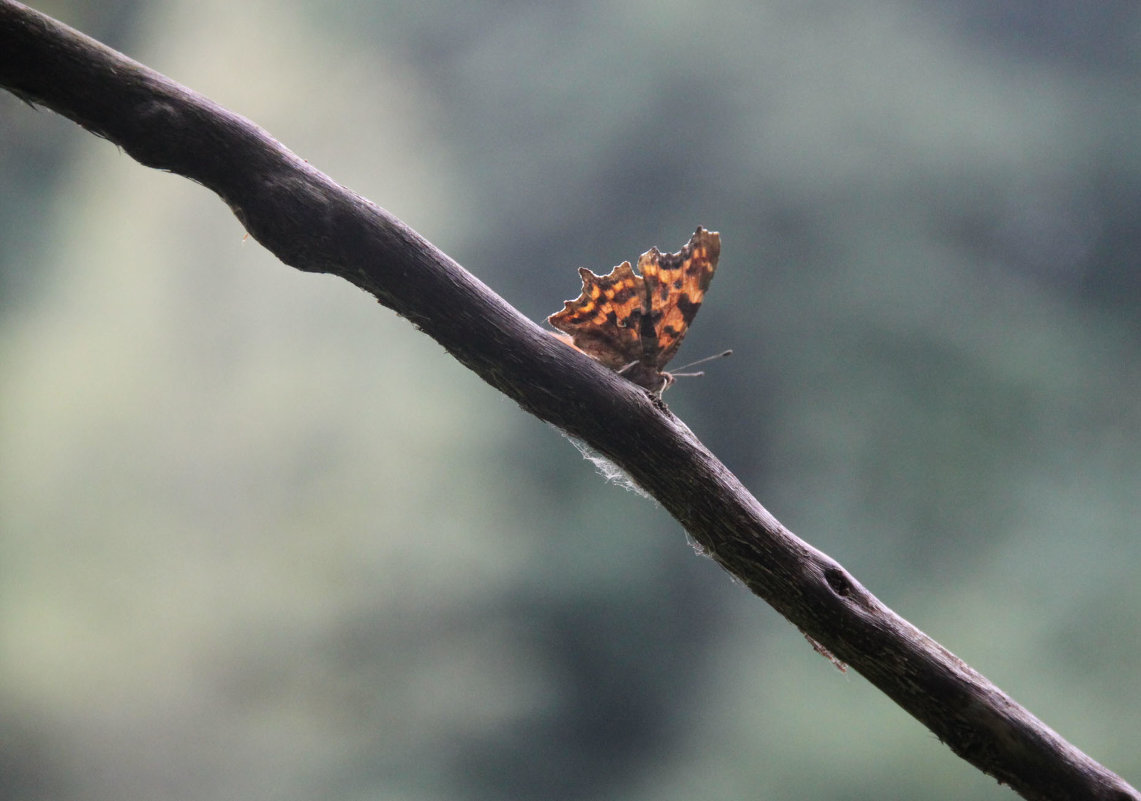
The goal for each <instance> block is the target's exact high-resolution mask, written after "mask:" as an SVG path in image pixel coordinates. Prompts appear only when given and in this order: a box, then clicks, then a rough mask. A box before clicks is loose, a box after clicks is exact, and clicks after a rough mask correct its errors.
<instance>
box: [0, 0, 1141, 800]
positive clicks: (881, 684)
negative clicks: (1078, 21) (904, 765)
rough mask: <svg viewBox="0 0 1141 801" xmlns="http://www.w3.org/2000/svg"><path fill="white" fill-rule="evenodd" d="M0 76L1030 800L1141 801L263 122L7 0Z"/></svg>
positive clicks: (596, 374) (675, 428) (605, 373)
mask: <svg viewBox="0 0 1141 801" xmlns="http://www.w3.org/2000/svg"><path fill="white" fill-rule="evenodd" d="M0 85H2V86H3V87H5V88H6V89H8V90H9V91H11V92H13V93H14V94H16V95H18V96H19V97H21V98H23V99H24V100H26V101H28V102H29V103H32V104H35V105H39V106H45V107H47V108H50V109H52V110H54V111H56V112H58V113H59V114H62V115H63V116H65V117H68V118H70V119H72V120H74V121H75V122H77V123H79V124H80V125H82V126H83V127H85V128H86V129H88V130H89V131H91V132H92V133H95V134H97V135H98V136H101V137H104V138H106V139H108V140H110V141H111V142H114V143H115V144H117V145H118V146H120V147H121V148H123V150H125V151H126V152H127V153H129V154H130V155H131V156H132V157H133V158H135V159H136V160H137V161H139V162H140V163H142V164H145V165H147V166H149V167H154V168H156V169H161V170H166V171H169V172H174V173H178V174H179V175H182V176H185V177H187V178H189V179H191V180H193V181H196V182H198V183H200V184H202V185H203V186H205V187H207V188H209V189H211V190H212V191H214V192H216V193H217V194H218V195H219V196H220V197H221V198H222V200H224V201H225V202H226V203H227V205H229V206H230V208H231V209H232V210H233V212H234V214H235V215H237V217H238V219H239V220H240V221H241V222H242V224H243V225H244V226H245V227H246V229H247V230H248V231H249V232H250V234H251V235H252V236H253V237H254V238H256V239H257V240H258V241H259V242H260V243H261V244H262V245H264V246H265V247H266V248H268V249H269V250H270V251H271V252H273V253H274V254H275V255H276V256H277V257H278V258H280V259H281V260H282V261H283V262H285V263H286V264H288V265H290V266H292V267H295V268H297V269H299V270H306V271H309V272H324V273H332V274H334V275H339V276H341V277H342V278H344V279H346V280H348V281H351V282H352V283H354V284H356V285H357V286H359V287H361V288H362V289H364V290H366V291H368V292H370V293H371V294H373V295H374V296H376V298H377V299H378V300H379V301H380V302H381V303H382V304H384V305H385V306H387V307H389V308H391V309H393V310H394V311H395V312H396V313H398V314H400V315H401V316H403V317H406V318H408V320H409V321H411V322H412V324H413V325H415V326H416V327H417V328H419V329H420V330H422V331H423V332H424V333H426V334H428V335H429V336H431V337H432V338H433V339H435V340H436V341H437V342H439V343H440V344H441V345H442V346H443V347H444V348H446V349H447V350H448V352H449V353H451V354H452V355H453V356H455V358H456V359H458V360H459V361H460V362H461V363H462V364H464V365H465V366H467V367H468V368H470V369H471V370H473V371H474V372H475V373H476V374H477V375H479V376H480V377H481V378H483V380H484V381H486V382H487V383H488V384H490V385H491V386H493V387H495V388H496V389H498V390H499V391H501V392H503V393H504V394H506V395H508V396H509V397H511V398H512V399H514V400H515V401H516V402H517V403H518V404H519V405H520V406H522V407H523V408H524V409H525V410H527V411H528V412H530V413H531V414H534V415H535V416H537V417H539V418H541V419H543V420H546V421H548V422H550V423H553V424H554V425H557V426H559V427H560V428H562V429H564V430H565V431H567V432H568V433H570V434H572V435H573V436H575V437H577V438H579V439H581V440H583V441H585V442H586V443H587V444H589V445H590V446H591V447H592V448H594V449H595V450H597V451H598V452H600V453H602V454H603V455H605V456H606V457H607V458H608V459H610V460H612V461H613V462H614V463H616V464H617V465H619V466H620V467H621V468H622V469H623V470H625V471H626V472H627V473H628V474H629V475H630V476H631V477H632V478H633V479H634V480H635V481H636V482H637V483H638V484H640V485H641V486H642V487H643V488H644V489H645V490H646V491H647V492H649V493H650V494H651V495H652V496H654V497H655V498H656V499H657V500H658V501H659V502H660V503H661V504H662V506H663V507H665V508H666V509H667V510H668V511H669V512H670V513H671V514H672V515H673V516H674V517H675V518H677V520H678V521H680V522H681V524H682V525H683V526H684V527H685V529H686V530H687V531H688V532H689V534H690V535H691V536H692V537H693V539H694V540H695V541H696V542H697V543H699V544H700V545H701V546H702V547H703V548H704V549H705V550H706V551H707V552H708V553H709V554H710V555H711V556H712V558H713V559H715V560H716V561H717V562H718V563H719V564H720V565H722V566H723V567H724V568H725V569H726V570H728V571H729V572H730V573H732V574H733V575H734V576H736V577H737V578H739V579H740V580H741V581H742V582H743V583H744V584H745V585H746V586H747V587H748V588H749V589H750V590H752V591H753V592H754V593H756V594H757V595H758V596H760V597H761V598H763V599H764V600H765V601H767V602H768V603H769V604H771V605H772V606H773V607H774V608H775V609H777V610H778V611H779V612H780V613H781V614H782V615H784V616H785V617H787V618H788V619H789V620H790V621H792V622H793V623H794V624H795V625H796V626H798V627H799V628H800V629H801V630H802V631H803V632H805V634H807V635H808V636H809V637H810V638H811V639H812V640H814V641H815V642H816V643H818V644H820V645H821V646H823V648H825V649H827V651H828V652H831V654H833V655H834V656H835V657H836V658H838V659H840V660H843V662H846V663H847V664H849V665H850V666H851V667H853V668H854V669H855V670H857V671H859V672H860V673H861V674H862V675H863V676H865V677H866V678H867V679H868V680H869V681H871V682H872V683H873V684H874V685H875V686H877V687H878V688H879V689H881V690H882V691H883V692H884V693H885V694H887V695H888V696H889V697H890V698H892V699H893V700H894V701H895V702H896V703H898V704H899V705H900V706H901V707H903V708H904V709H905V710H907V712H908V713H910V714H911V715H913V716H914V717H915V718H916V719H918V720H919V721H920V722H922V723H923V724H924V725H925V726H927V727H928V728H929V729H930V730H931V731H932V732H934V733H935V735H936V736H937V737H939V739H940V740H942V741H943V742H944V743H946V744H947V745H948V746H949V747H950V748H951V749H952V750H953V751H954V752H955V753H956V754H959V755H960V756H961V757H963V758H964V759H966V760H967V761H969V762H970V763H971V764H973V765H975V766H976V767H978V768H979V769H980V770H983V771H985V772H986V773H988V774H990V775H991V776H993V777H995V778H996V779H998V780H999V781H1000V782H1003V783H1006V784H1009V785H1010V786H1011V787H1012V788H1014V789H1015V790H1016V791H1017V792H1018V793H1020V794H1021V795H1023V796H1024V797H1026V798H1030V799H1116V800H1124V799H1134V800H1135V801H1141V794H1138V793H1137V791H1136V790H1134V789H1133V788H1132V787H1130V786H1129V785H1128V784H1126V783H1125V782H1124V781H1123V780H1122V779H1120V778H1119V777H1118V776H1116V775H1115V774H1113V773H1112V772H1110V771H1109V770H1107V769H1106V768H1104V767H1102V766H1101V765H1099V764H1098V763H1097V762H1095V761H1093V760H1092V759H1090V758H1089V757H1087V756H1086V755H1085V754H1083V753H1082V752H1081V751H1079V750H1078V749H1076V748H1074V747H1073V746H1071V745H1070V744H1069V743H1067V742H1066V741H1065V740H1063V739H1062V738H1061V737H1059V736H1058V735H1057V734H1055V733H1054V732H1053V731H1052V730H1050V729H1049V728H1048V727H1047V726H1045V725H1044V724H1043V723H1042V722H1041V721H1039V720H1037V719H1036V718H1035V717H1034V716H1033V715H1031V714H1030V713H1029V712H1028V711H1027V710H1025V709H1023V708H1022V707H1021V706H1019V705H1018V704H1016V703H1015V702H1014V701H1013V700H1012V699H1011V698H1010V697H1008V696H1007V695H1006V694H1004V693H1003V692H1002V691H1001V690H1000V689H998V688H997V687H995V686H994V685H993V684H991V683H990V682H989V681H987V680H986V679H985V678H984V677H983V676H981V675H979V674H978V673H977V672H975V671H974V670H972V669H971V668H970V667H969V666H968V665H966V664H965V663H964V662H962V661H961V660H960V659H958V658H957V657H956V656H955V655H954V654H952V653H950V652H949V651H947V650H946V649H945V648H943V647H942V646H940V645H939V644H938V643H936V642H935V641H933V640H932V639H930V638H929V637H927V636H926V635H925V634H923V632H921V631H919V630H918V629H916V628H915V627H914V626H912V625H911V624H909V623H908V622H907V621H905V620H903V619H902V618H900V617H899V616H897V615H896V614H895V613H894V612H892V611H891V610H890V609H888V608H887V607H885V606H884V605H883V604H882V603H880V602H879V600H877V599H876V598H875V597H874V596H873V595H871V594H870V593H869V592H868V591H867V590H865V589H864V588H863V587H862V586H860V584H859V582H857V581H856V580H855V579H854V578H853V577H852V576H851V575H849V574H848V573H847V571H845V570H844V568H843V567H842V566H840V565H839V564H837V563H836V562H835V561H833V560H832V559H831V558H829V557H828V556H827V555H825V554H823V553H821V552H819V551H817V550H816V549H815V548H813V547H811V546H810V545H808V544H807V543H805V542H803V541H801V540H800V539H798V538H797V537H795V536H794V535H793V534H792V533H791V532H789V531H788V530H787V529H786V528H784V527H783V526H782V525H781V524H780V523H779V522H778V521H777V520H776V519H775V518H773V516H772V515H771V514H769V513H768V511H767V510H765V508H764V507H762V506H761V504H760V503H758V502H757V500H756V499H755V498H753V496H752V495H750V494H749V492H748V491H747V490H746V489H745V488H744V487H743V486H742V485H741V483H740V482H739V481H738V480H737V478H736V477H735V476H734V475H733V474H732V473H730V472H729V470H727V469H726V468H725V467H724V465H722V464H721V463H720V462H719V461H718V460H717V459H716V458H715V457H714V456H713V455H712V454H711V453H710V452H709V451H708V450H706V449H705V448H704V447H703V446H702V445H701V443H700V442H698V441H697V439H696V438H695V437H694V436H693V434H692V433H691V432H690V431H689V429H688V428H686V427H685V425H684V424H683V423H681V422H680V421H679V420H678V419H677V418H675V417H674V416H673V415H672V414H671V413H670V412H669V411H668V410H667V409H666V408H665V407H664V406H663V405H662V404H661V402H660V401H657V400H655V399H653V398H651V397H650V396H649V395H648V394H647V393H646V392H645V391H644V390H642V389H640V388H639V387H637V386H635V385H634V384H632V383H630V382H628V381H626V380H625V379H623V378H621V377H620V376H618V375H617V374H615V373H613V372H611V371H609V370H607V369H605V368H603V367H602V366H600V365H598V364H597V363H596V362H594V361H593V360H591V359H589V358H588V357H586V356H584V355H582V354H581V353H578V352H576V351H574V350H571V349H570V348H568V347H566V346H564V345H563V344H562V343H560V342H558V341H557V340H556V339H554V338H553V337H552V336H550V335H549V334H548V333H547V332H545V331H544V330H543V329H540V328H539V327H538V326H537V325H535V324H534V323H533V322H531V321H530V320H528V319H526V318H525V317H523V316H522V315H521V314H519V312H517V311H516V310H515V309H514V308H512V307H511V306H510V305H508V304H507V303H506V302H505V301H504V300H503V299H502V298H500V297H499V296H497V295H496V294H495V293H494V292H492V291H491V290H490V289H488V288H487V287H486V286H484V285H483V284H482V283H481V282H480V281H478V280H477V279H476V278H474V277H473V276H471V275H470V274H468V273H467V272H465V271H464V270H463V269H462V268H461V267H460V266H459V265H458V264H456V263H455V262H454V261H453V260H452V259H450V258H448V257H447V256H446V255H445V254H443V253H441V252H440V251H439V250H437V249H436V248H435V247H433V246H432V245H431V244H430V243H429V242H427V241H425V240H424V239H423V238H422V237H420V236H419V235H418V234H417V233H416V232H414V231H412V230H411V229H410V228H408V226H406V225H404V224H403V223H402V222H400V221H399V220H397V219H396V218H394V217H393V216H392V215H390V214H388V213H386V212H385V211H384V210H383V209H381V208H379V207H377V206H376V205H374V204H373V203H371V202H369V201H368V200H365V199H364V198H362V197H360V196H358V195H356V194H354V193H352V192H350V191H348V190H347V189H345V188H344V187H342V186H340V185H338V184H337V183H336V182H334V181H333V180H331V179H330V178H329V177H327V176H325V175H323V174H322V173H320V172H318V171H317V170H315V169H313V168H312V167H310V166H309V165H308V164H307V163H305V162H304V161H303V160H302V159H300V158H298V157H297V156H296V155H294V154H293V153H291V152H289V151H288V150H286V149H285V148H284V147H282V146H281V145H280V144H279V143H278V142H277V141H275V140H274V139H273V138H272V137H270V136H269V134H267V133H266V132H265V131H263V130H262V129H260V128H258V127H257V126H256V125H254V124H253V123H251V122H249V121H248V120H246V119H244V118H242V117H240V116H238V115H236V114H234V113H232V112H230V111H227V110H226V109H223V108H221V107H219V106H218V105H216V104H214V103H212V102H211V101H210V100H208V99H207V98H204V97H202V96H201V95H198V94H196V93H195V92H192V91H190V90H189V89H187V88H185V87H182V86H180V85H178V84H176V83H175V82H173V81H171V80H169V79H168V78H165V77H164V76H162V75H160V74H158V73H156V72H154V71H152V70H150V69H147V68H146V67H144V66H142V65H140V64H138V63H136V62H134V61H131V60H130V59H128V58H126V57H125V56H123V55H121V54H119V53H117V52H115V51H113V50H111V49H109V48H107V47H105V46H103V45H101V44H99V43H98V42H95V41H93V40H91V39H89V38H87V37H85V36H83V35H82V34H79V33H77V32H75V31H73V30H71V29H69V28H67V27H66V26H63V25H61V24H60V23H57V22H55V21H54V20H52V19H50V18H48V17H45V16H43V15H41V14H39V13H37V12H35V11H32V10H30V9H28V8H26V7H24V6H21V5H19V4H17V3H13V2H9V1H8V0H0ZM695 222H697V221H695ZM758 680H763V678H762V677H759V678H758Z"/></svg>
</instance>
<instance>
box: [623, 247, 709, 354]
mask: <svg viewBox="0 0 1141 801" xmlns="http://www.w3.org/2000/svg"><path fill="white" fill-rule="evenodd" d="M720 255H721V235H720V234H719V233H717V232H716V231H707V230H705V229H704V228H700V227H699V228H698V229H697V231H696V232H695V233H694V235H693V236H692V237H691V238H690V240H689V242H688V243H687V244H686V246H685V247H683V248H682V249H681V250H680V251H678V252H677V253H661V252H659V251H658V249H657V248H651V249H650V250H648V251H646V252H645V253H643V254H642V256H641V258H639V259H638V270H639V271H640V272H641V273H642V280H643V281H644V282H645V292H646V295H647V296H648V299H647V301H646V304H647V307H648V311H647V312H646V317H647V323H648V325H647V323H642V325H643V326H644V327H646V328H647V330H646V335H645V336H643V337H641V346H642V350H641V352H640V353H639V354H638V358H639V359H640V360H641V361H642V363H643V364H645V365H647V366H649V367H653V368H655V369H657V370H661V369H662V368H663V367H665V365H666V363H667V362H668V361H669V360H670V359H672V358H673V357H674V354H676V353H677V350H678V348H680V347H681V341H682V339H683V338H684V337H685V334H686V331H687V330H688V329H689V325H690V323H692V322H693V318H694V317H696V316H697V310H698V309H699V308H701V302H702V301H703V300H704V299H705V290H707V289H708V288H709V284H710V282H711V281H712V280H713V272H714V271H715V270H716V269H717V259H718V257H719V256H720ZM650 327H652V331H653V336H650V330H649V328H650Z"/></svg>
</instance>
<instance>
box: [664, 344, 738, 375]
mask: <svg viewBox="0 0 1141 801" xmlns="http://www.w3.org/2000/svg"><path fill="white" fill-rule="evenodd" d="M732 355H733V351H731V350H727V351H724V352H722V353H717V354H714V355H713V356H706V357H705V358H704V359H698V360H697V361H695V362H690V363H689V364H683V365H682V366H681V367H679V368H677V369H679V370H685V369H686V368H689V367H696V366H697V365H699V364H705V363H706V362H711V361H713V360H714V359H724V358H725V357H726V356H732ZM674 375H686V373H674ZM693 375H703V374H702V373H693Z"/></svg>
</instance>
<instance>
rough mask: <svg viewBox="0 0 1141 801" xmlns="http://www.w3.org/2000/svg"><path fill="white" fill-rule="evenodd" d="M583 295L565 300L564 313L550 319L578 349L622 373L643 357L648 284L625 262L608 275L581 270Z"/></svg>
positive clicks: (579, 272) (557, 313) (548, 320)
mask: <svg viewBox="0 0 1141 801" xmlns="http://www.w3.org/2000/svg"><path fill="white" fill-rule="evenodd" d="M578 274H579V275H580V276H581V277H582V294H581V295H579V296H578V297H577V298H576V299H574V300H568V301H565V302H564V304H563V310H562V311H560V312H556V313H555V314H552V315H551V316H550V317H548V318H547V322H549V323H550V324H551V325H553V326H554V327H555V328H557V329H558V330H560V331H562V332H564V333H566V334H569V335H570V337H571V340H572V342H573V344H574V346H575V347H576V348H578V349H579V350H581V351H582V352H583V353H585V354H587V355H588V356H592V357H593V358H595V359H597V360H598V361H600V362H602V363H603V364H604V365H606V366H607V367H609V368H610V369H611V370H620V369H622V368H623V367H625V366H626V365H628V364H629V363H630V362H634V361H637V360H638V359H639V358H641V355H642V344H641V335H640V331H641V327H642V313H643V304H644V302H645V285H644V283H643V281H642V276H640V275H635V273H634V270H633V268H632V267H631V266H630V262H628V261H624V262H622V263H621V264H619V265H618V266H617V267H615V268H614V269H613V270H611V271H610V273H609V274H608V275H595V274H594V273H592V272H591V271H590V270H588V269H586V268H585V267H580V268H579V271H578Z"/></svg>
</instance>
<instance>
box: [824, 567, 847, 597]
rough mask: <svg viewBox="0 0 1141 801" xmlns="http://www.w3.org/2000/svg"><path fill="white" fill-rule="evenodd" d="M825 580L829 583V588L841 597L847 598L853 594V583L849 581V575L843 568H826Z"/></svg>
mask: <svg viewBox="0 0 1141 801" xmlns="http://www.w3.org/2000/svg"><path fill="white" fill-rule="evenodd" d="M824 580H825V581H827V582H828V586H829V587H831V588H832V591H833V592H834V593H836V594H837V595H839V596H840V597H842V598H847V597H848V596H849V595H851V594H852V589H853V588H852V582H851V581H850V580H849V579H848V574H847V573H846V572H844V570H842V569H841V568H839V567H828V568H825V569H824Z"/></svg>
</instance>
